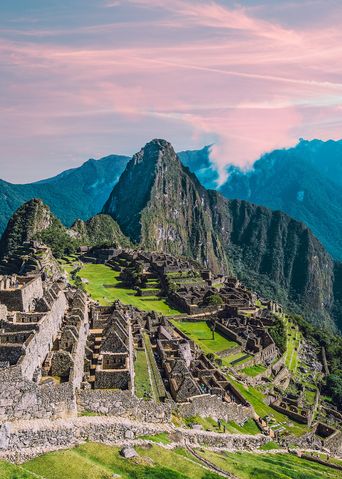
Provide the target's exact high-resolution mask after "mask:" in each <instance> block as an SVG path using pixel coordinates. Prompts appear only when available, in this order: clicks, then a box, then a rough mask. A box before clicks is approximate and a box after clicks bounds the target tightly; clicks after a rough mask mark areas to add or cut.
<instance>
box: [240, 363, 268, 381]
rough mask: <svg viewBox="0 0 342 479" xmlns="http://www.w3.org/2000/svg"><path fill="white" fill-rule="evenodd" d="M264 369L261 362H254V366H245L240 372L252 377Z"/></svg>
mask: <svg viewBox="0 0 342 479" xmlns="http://www.w3.org/2000/svg"><path fill="white" fill-rule="evenodd" d="M264 371H266V367H265V366H263V365H262V364H256V365H255V366H249V367H247V368H244V369H243V370H242V372H243V373H244V374H246V375H247V376H250V377H252V378H255V377H256V376H258V375H259V374H261V373H263V372H264Z"/></svg>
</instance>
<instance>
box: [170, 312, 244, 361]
mask: <svg viewBox="0 0 342 479" xmlns="http://www.w3.org/2000/svg"><path fill="white" fill-rule="evenodd" d="M173 324H174V325H175V326H177V328H178V329H180V330H181V331H182V332H183V333H185V334H186V335H187V336H188V337H189V338H190V339H192V340H193V341H195V343H197V344H198V346H199V347H200V348H201V349H202V350H203V351H204V352H205V353H206V354H208V353H214V354H217V353H219V352H221V351H225V350H226V349H231V348H233V347H235V346H237V343H235V342H234V341H230V340H228V339H226V338H225V337H223V336H222V335H221V334H220V333H218V332H217V331H216V332H215V337H214V339H213V334H212V331H211V329H210V328H209V326H208V324H207V323H206V322H205V321H196V322H188V321H176V320H175V321H173Z"/></svg>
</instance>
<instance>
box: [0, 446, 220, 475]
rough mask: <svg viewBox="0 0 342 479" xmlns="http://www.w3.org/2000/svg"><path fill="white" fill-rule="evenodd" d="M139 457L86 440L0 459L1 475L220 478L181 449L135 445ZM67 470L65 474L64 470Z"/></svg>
mask: <svg viewBox="0 0 342 479" xmlns="http://www.w3.org/2000/svg"><path fill="white" fill-rule="evenodd" d="M136 450H137V452H138V453H139V455H140V457H138V458H135V459H124V458H122V457H121V456H120V454H119V448H116V447H111V446H106V445H103V444H94V443H87V444H83V445H81V446H79V447H75V448H74V449H69V450H66V451H58V452H53V453H49V454H45V455H44V456H40V457H37V458H36V459H33V460H31V461H28V462H26V463H24V464H23V465H21V466H12V465H9V464H7V463H0V478H1V479H31V478H32V479H33V478H37V477H39V478H41V479H110V478H113V477H120V478H123V479H220V476H218V475H217V474H212V473H210V472H209V471H208V470H206V469H204V468H203V467H202V466H201V465H200V464H199V463H198V462H197V461H196V460H195V459H194V458H193V457H192V456H191V457H192V460H191V459H190V458H189V457H188V456H187V454H186V453H185V451H183V450H178V449H176V450H167V449H164V448H161V447H158V446H146V447H138V448H136ZM66 472H67V474H66Z"/></svg>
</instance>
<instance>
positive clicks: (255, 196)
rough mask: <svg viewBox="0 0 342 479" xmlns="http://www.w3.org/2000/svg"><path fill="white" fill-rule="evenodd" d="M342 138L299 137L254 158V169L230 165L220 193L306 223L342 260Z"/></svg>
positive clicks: (332, 253)
mask: <svg viewBox="0 0 342 479" xmlns="http://www.w3.org/2000/svg"><path fill="white" fill-rule="evenodd" d="M341 186H342V141H328V142H323V141H319V140H313V141H304V140H302V141H300V142H299V144H298V145H297V146H296V147H294V148H290V149H287V150H275V151H273V152H271V153H269V154H266V155H264V156H263V157H262V158H261V159H260V160H258V161H257V162H256V163H255V164H254V167H253V169H252V170H250V171H247V172H244V171H241V170H239V169H238V168H233V167H231V168H230V170H229V177H228V180H227V182H226V183H225V184H224V185H223V186H222V187H221V188H220V192H221V193H222V194H223V195H224V196H225V197H227V198H239V199H244V200H248V201H251V202H253V203H257V204H259V205H264V206H267V207H268V208H271V209H272V210H281V211H284V212H285V213H287V214H289V215H290V216H292V217H293V218H296V219H298V220H300V221H302V222H304V223H305V224H306V225H308V226H309V227H310V229H311V230H312V231H313V233H314V234H315V235H316V236H317V238H318V239H319V240H320V241H321V242H322V243H323V244H324V246H325V247H326V249H327V250H328V251H329V253H330V254H331V255H332V256H333V257H334V258H335V259H337V260H340V261H341V260H342V242H341V234H342V189H341Z"/></svg>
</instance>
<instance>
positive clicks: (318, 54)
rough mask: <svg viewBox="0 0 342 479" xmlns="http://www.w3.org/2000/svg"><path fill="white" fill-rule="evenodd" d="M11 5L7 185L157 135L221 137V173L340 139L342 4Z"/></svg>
mask: <svg viewBox="0 0 342 479" xmlns="http://www.w3.org/2000/svg"><path fill="white" fill-rule="evenodd" d="M2 3H6V2H2ZM7 3H8V4H9V5H3V4H2V5H0V58H1V61H0V68H1V75H0V87H1V93H2V95H1V97H0V126H1V142H0V158H1V167H2V171H1V175H0V177H2V178H3V179H5V180H8V181H15V182H27V181H32V180H35V179H40V178H42V177H47V176H51V175H53V174H55V173H58V172H59V171H61V170H63V169H66V168H72V167H75V166H78V165H79V164H80V163H82V162H83V161H85V160H86V159H87V158H89V157H95V158H98V157H101V156H104V155H108V154H110V153H118V154H119V153H122V154H129V155H131V154H133V153H134V152H135V151H137V150H138V149H139V148H140V147H141V146H142V145H143V144H144V143H146V142H147V141H149V140H150V139H152V138H155V137H163V138H166V139H167V140H169V141H171V142H172V143H173V144H174V146H175V148H176V149H177V150H181V149H195V148H200V147H202V146H204V145H205V144H209V143H214V144H215V146H214V148H213V150H212V161H213V162H214V163H215V164H216V165H217V166H218V168H219V170H220V172H221V178H222V179H223V178H224V169H225V166H226V165H227V164H230V163H233V164H236V165H239V166H242V167H249V166H250V165H252V164H253V162H254V161H255V160H256V159H258V157H259V156H260V155H261V154H263V153H264V152H267V151H269V150H272V149H274V148H278V147H287V146H291V145H293V144H295V143H296V142H297V140H298V138H299V137H304V138H306V139H311V138H321V139H329V138H332V139H340V138H342V133H341V124H342V72H341V70H342V31H341V28H340V21H339V20H340V19H341V14H342V6H340V5H339V3H340V2H338V1H335V0H331V1H330V0H311V1H310V0H303V1H302V2H293V1H290V0H289V1H287V0H285V1H279V2H274V1H270V0H265V1H256V0H249V1H244V2H230V1H195V0H194V1H187V0H173V1H172V2H166V1H164V0H163V1H162V0H123V1H120V0H115V1H110V0H103V1H102V0H100V1H96V2H91V1H90V0H82V1H81V0H71V1H70V2H67V3H68V6H67V7H66V6H65V5H64V6H63V5H61V3H63V2H58V1H57V0H51V1H50V2H44V0H35V1H34V2H28V3H32V4H34V7H33V6H32V7H30V6H26V7H25V8H23V7H22V2H19V0H13V2H7ZM47 3H48V4H49V5H48V6H47V5H46V4H47ZM94 4H96V5H94Z"/></svg>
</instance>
